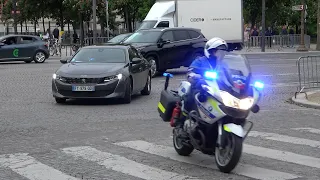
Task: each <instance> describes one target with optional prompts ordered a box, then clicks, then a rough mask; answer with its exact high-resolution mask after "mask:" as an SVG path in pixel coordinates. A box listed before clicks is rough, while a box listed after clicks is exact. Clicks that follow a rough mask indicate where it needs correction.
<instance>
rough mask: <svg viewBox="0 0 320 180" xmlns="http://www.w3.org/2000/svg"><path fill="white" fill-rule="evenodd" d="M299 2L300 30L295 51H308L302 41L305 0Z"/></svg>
mask: <svg viewBox="0 0 320 180" xmlns="http://www.w3.org/2000/svg"><path fill="white" fill-rule="evenodd" d="M301 4H302V7H303V9H302V10H301V32H300V36H301V37H300V45H299V47H298V49H297V51H308V49H307V48H306V46H305V42H304V19H305V17H304V16H305V8H306V2H305V0H301Z"/></svg>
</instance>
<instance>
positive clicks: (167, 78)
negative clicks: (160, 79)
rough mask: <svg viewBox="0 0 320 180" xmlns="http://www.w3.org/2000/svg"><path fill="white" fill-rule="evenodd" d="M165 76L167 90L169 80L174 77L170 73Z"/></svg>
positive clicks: (164, 74)
mask: <svg viewBox="0 0 320 180" xmlns="http://www.w3.org/2000/svg"><path fill="white" fill-rule="evenodd" d="M163 76H164V77H166V82H165V83H164V90H167V89H168V86H169V79H170V78H173V75H172V74H170V73H163Z"/></svg>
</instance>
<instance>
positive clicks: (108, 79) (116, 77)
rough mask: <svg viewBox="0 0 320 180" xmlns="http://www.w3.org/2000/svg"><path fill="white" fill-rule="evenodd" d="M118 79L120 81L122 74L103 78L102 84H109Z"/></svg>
mask: <svg viewBox="0 0 320 180" xmlns="http://www.w3.org/2000/svg"><path fill="white" fill-rule="evenodd" d="M120 79H122V74H118V75H115V76H108V77H105V78H104V82H110V81H113V80H120Z"/></svg>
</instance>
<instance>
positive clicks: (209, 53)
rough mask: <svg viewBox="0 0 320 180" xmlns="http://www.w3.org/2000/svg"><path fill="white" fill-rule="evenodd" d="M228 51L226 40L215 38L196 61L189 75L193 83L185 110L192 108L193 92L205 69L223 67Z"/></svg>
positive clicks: (191, 66) (190, 68)
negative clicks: (222, 62) (222, 63)
mask: <svg viewBox="0 0 320 180" xmlns="http://www.w3.org/2000/svg"><path fill="white" fill-rule="evenodd" d="M227 51H228V45H227V43H226V41H225V40H223V39H221V38H219V37H214V38H212V39H210V40H209V41H208V42H207V43H206V44H205V47H204V55H205V56H203V57H200V58H198V59H196V60H194V61H193V62H192V63H191V65H190V67H189V69H188V73H187V79H188V81H189V82H190V83H191V91H190V92H189V94H188V95H187V96H186V97H187V98H186V99H185V103H184V105H185V107H184V109H185V110H187V111H189V110H191V107H192V102H193V96H192V94H193V92H194V89H196V88H195V85H196V83H197V82H198V80H199V79H200V78H201V77H202V76H203V73H204V71H205V70H204V69H216V68H217V67H218V66H219V65H221V63H220V62H221V60H222V59H223V58H224V56H225V54H226V52H227Z"/></svg>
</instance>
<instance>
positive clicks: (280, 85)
mask: <svg viewBox="0 0 320 180" xmlns="http://www.w3.org/2000/svg"><path fill="white" fill-rule="evenodd" d="M172 80H174V81H186V79H171V80H170V82H172ZM165 81H166V80H164V79H159V80H158V82H165ZM175 83H176V82H175ZM298 85H299V82H288V83H275V84H265V87H271V88H272V87H273V88H277V87H297V86H298Z"/></svg>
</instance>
